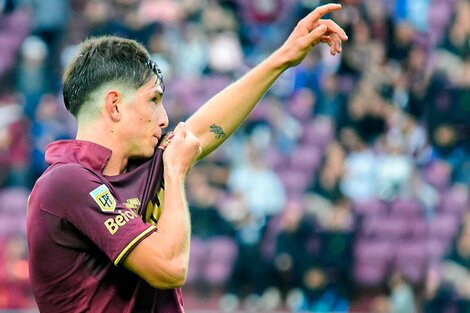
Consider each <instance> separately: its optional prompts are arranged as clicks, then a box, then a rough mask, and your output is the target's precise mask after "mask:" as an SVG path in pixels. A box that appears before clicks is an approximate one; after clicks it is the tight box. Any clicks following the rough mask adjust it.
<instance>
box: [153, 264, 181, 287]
mask: <svg viewBox="0 0 470 313" xmlns="http://www.w3.org/2000/svg"><path fill="white" fill-rule="evenodd" d="M187 275H188V263H187V262H184V261H173V262H169V263H168V266H166V267H165V268H162V269H159V271H158V273H155V274H154V275H152V277H151V278H150V279H148V280H147V282H148V283H149V284H150V286H152V287H153V288H156V289H175V288H179V287H182V286H183V285H184V284H185V283H186V277H187Z"/></svg>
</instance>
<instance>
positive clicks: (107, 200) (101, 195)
mask: <svg viewBox="0 0 470 313" xmlns="http://www.w3.org/2000/svg"><path fill="white" fill-rule="evenodd" d="M90 196H91V197H92V198H93V199H94V200H95V202H96V203H98V205H99V206H100V209H101V211H103V212H113V211H114V210H115V209H116V200H114V197H113V195H112V194H111V192H110V191H109V189H108V187H107V186H106V185H105V184H103V185H101V186H99V187H98V188H95V189H94V190H93V191H92V192H90Z"/></svg>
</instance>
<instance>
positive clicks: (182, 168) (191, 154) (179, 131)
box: [163, 122, 202, 176]
mask: <svg viewBox="0 0 470 313" xmlns="http://www.w3.org/2000/svg"><path fill="white" fill-rule="evenodd" d="M201 152H202V149H201V144H200V143H199V140H198V139H197V138H196V136H194V134H193V133H192V132H190V131H189V130H188V129H187V128H186V124H185V123H183V122H181V123H179V124H178V126H176V128H175V131H174V136H173V138H172V139H171V142H170V143H169V145H168V147H167V148H166V149H165V153H164V154H163V163H164V165H165V172H166V173H168V172H169V173H171V174H175V175H183V176H184V175H186V173H187V172H188V171H189V169H190V168H191V167H192V166H193V164H194V162H195V161H196V160H197V158H198V157H199V155H200V154H201Z"/></svg>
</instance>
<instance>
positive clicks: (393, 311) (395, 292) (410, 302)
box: [389, 272, 416, 313]
mask: <svg viewBox="0 0 470 313" xmlns="http://www.w3.org/2000/svg"><path fill="white" fill-rule="evenodd" d="M389 286H390V289H391V294H390V313H415V312H416V307H415V296H414V292H413V289H412V287H411V286H410V284H409V283H407V282H406V279H405V278H404V277H403V275H402V274H401V273H399V272H395V273H393V274H392V276H391V278H390V281H389Z"/></svg>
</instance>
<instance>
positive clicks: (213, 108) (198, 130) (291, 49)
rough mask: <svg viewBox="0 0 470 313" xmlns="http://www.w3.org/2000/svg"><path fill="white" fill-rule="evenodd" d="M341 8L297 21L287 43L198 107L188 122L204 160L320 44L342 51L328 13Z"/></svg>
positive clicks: (324, 8) (333, 51)
mask: <svg viewBox="0 0 470 313" xmlns="http://www.w3.org/2000/svg"><path fill="white" fill-rule="evenodd" d="M340 9H341V5H339V4H327V5H323V6H320V7H318V8H316V9H315V10H314V11H312V12H311V13H310V14H309V15H307V16H306V17H305V18H303V19H302V20H301V21H299V22H298V24H297V26H296V27H295V28H294V30H293V31H292V33H291V34H290V36H289V38H288V39H287V40H286V41H285V43H284V44H283V45H282V46H281V47H280V48H279V49H278V50H276V51H275V52H274V53H273V54H271V55H270V56H269V57H268V58H267V59H265V60H264V61H263V62H261V63H260V64H259V65H257V66H256V67H254V68H253V69H252V70H251V71H249V72H248V73H247V74H246V75H245V76H244V77H242V78H241V79H239V80H238V81H236V82H234V83H233V84H231V85H230V86H228V87H227V88H225V89H224V90H222V91H221V92H219V93H218V94H216V95H215V96H214V97H213V98H211V99H210V100H209V101H208V102H206V103H205V104H204V105H203V106H202V107H201V108H199V109H198V110H197V111H196V112H195V113H194V114H193V115H192V116H191V117H190V118H189V119H188V120H187V122H186V125H187V127H188V129H189V130H190V131H191V132H192V133H194V134H195V135H196V137H197V138H198V139H199V142H200V143H201V147H202V154H201V156H200V158H203V157H204V156H206V155H207V154H209V153H210V152H211V151H213V150H214V149H216V148H217V147H218V146H219V145H220V144H222V142H224V141H225V139H227V138H228V137H229V136H230V135H231V134H232V133H233V132H234V131H235V130H236V129H237V128H238V126H239V125H240V124H241V123H242V122H243V121H244V120H245V119H246V118H247V116H248V115H249V114H250V112H251V111H252V110H253V108H254V107H255V105H256V104H257V103H258V101H259V100H260V99H261V97H262V96H263V95H264V93H265V92H266V91H267V90H268V89H269V87H271V85H272V84H273V83H274V82H275V81H276V79H277V78H278V77H279V75H281V74H282V73H283V72H284V71H285V70H286V69H288V68H289V67H292V66H295V65H297V64H299V63H300V62H301V61H302V60H303V59H304V58H305V56H306V55H307V53H308V52H309V51H310V50H311V49H312V47H314V46H315V45H317V44H318V43H320V42H324V43H327V44H328V45H329V46H330V53H331V54H332V55H335V54H336V53H340V52H341V42H342V41H343V40H347V38H348V37H347V36H346V34H345V32H344V31H343V29H342V28H341V27H339V26H338V25H337V24H336V23H335V22H333V21H331V20H323V19H321V18H322V17H323V16H324V15H325V14H328V13H330V12H333V11H337V10H340Z"/></svg>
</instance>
